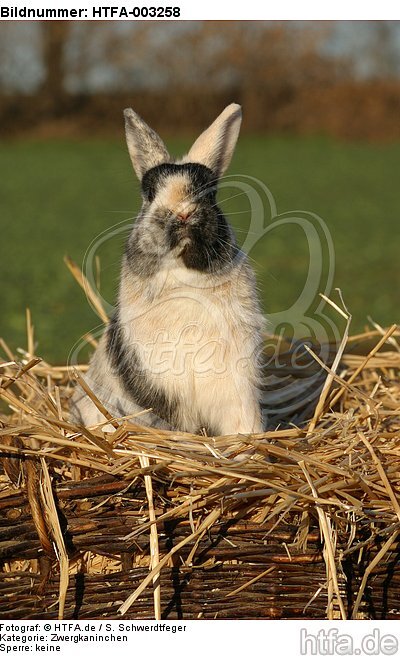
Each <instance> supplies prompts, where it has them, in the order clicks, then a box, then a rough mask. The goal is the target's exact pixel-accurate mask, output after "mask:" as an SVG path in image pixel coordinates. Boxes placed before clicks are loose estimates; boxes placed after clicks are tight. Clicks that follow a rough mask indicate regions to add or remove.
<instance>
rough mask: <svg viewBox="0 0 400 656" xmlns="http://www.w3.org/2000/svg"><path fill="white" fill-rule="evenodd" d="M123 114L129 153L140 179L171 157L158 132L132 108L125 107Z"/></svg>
mask: <svg viewBox="0 0 400 656" xmlns="http://www.w3.org/2000/svg"><path fill="white" fill-rule="evenodd" d="M124 116H125V132H126V143H127V144H128V151H129V155H130V158H131V160H132V165H133V168H134V170H135V173H136V175H137V177H138V178H139V180H141V179H142V177H143V175H144V174H145V173H146V171H148V170H149V169H151V168H153V166H157V165H158V164H162V163H163V162H168V161H170V159H171V158H170V156H169V153H168V151H167V149H166V147H165V146H164V143H163V142H162V140H161V139H160V137H159V136H158V134H157V133H156V132H154V130H152V129H151V128H150V127H149V126H148V125H147V123H145V122H144V120H143V119H142V118H140V116H139V115H138V114H136V112H134V111H133V109H125V110H124Z"/></svg>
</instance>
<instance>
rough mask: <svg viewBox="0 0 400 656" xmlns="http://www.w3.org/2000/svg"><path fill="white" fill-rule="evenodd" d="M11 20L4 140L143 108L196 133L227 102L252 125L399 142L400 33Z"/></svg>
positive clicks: (5, 53) (170, 125) (1, 86)
mask: <svg viewBox="0 0 400 656" xmlns="http://www.w3.org/2000/svg"><path fill="white" fill-rule="evenodd" d="M335 29H337V24H336V23H335V22H318V21H310V22H299V21H292V22H252V21H249V22H236V21H235V22H229V21H227V22H220V21H216V22H214V21H205V22H190V21H189V22H171V23H162V22H155V23H151V22H118V23H114V22H103V21H99V22H84V21H82V22H72V21H71V22H69V21H43V22H32V23H29V22H28V23H26V22H25V23H22V22H21V23H18V22H9V23H7V22H3V23H2V24H1V25H0V119H1V120H0V134H1V136H2V137H6V136H14V135H18V134H21V132H22V131H23V130H28V131H32V130H33V131H34V132H36V133H39V134H43V135H53V134H54V135H59V134H68V135H69V134H74V133H77V134H81V133H89V131H90V133H91V134H93V133H96V132H98V133H103V132H110V131H113V130H118V131H119V130H120V122H121V108H122V107H123V106H126V105H132V106H134V107H135V109H136V110H137V111H139V112H140V113H142V114H143V115H144V116H145V117H146V118H147V120H149V122H151V123H152V124H153V125H154V126H155V127H156V128H158V129H169V130H171V131H176V130H180V131H182V130H183V131H184V130H192V129H194V128H195V127H196V128H197V127H200V126H202V125H204V124H205V123H207V121H208V120H209V117H210V115H213V114H215V113H218V111H220V109H221V107H222V106H223V105H224V104H225V103H228V102H231V101H233V100H234V101H236V102H240V103H241V104H242V105H243V106H244V110H245V119H246V120H245V124H244V128H245V129H247V130H251V131H270V132H271V131H276V132H281V133H282V132H291V133H309V132H313V133H315V132H324V133H329V134H333V135H335V136H340V137H349V138H398V137H400V121H399V119H398V116H399V109H400V24H399V22H398V21H369V22H361V23H357V22H352V23H351V24H350V23H349V24H343V25H342V26H341V30H342V37H341V42H340V40H336V45H335V39H332V31H333V30H335Z"/></svg>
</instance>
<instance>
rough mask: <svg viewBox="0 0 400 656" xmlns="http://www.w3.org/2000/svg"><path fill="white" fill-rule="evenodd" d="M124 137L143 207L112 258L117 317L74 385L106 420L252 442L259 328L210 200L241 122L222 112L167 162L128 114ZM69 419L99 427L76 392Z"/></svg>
mask: <svg viewBox="0 0 400 656" xmlns="http://www.w3.org/2000/svg"><path fill="white" fill-rule="evenodd" d="M124 114H125V124H126V139H127V145H128V150H129V155H130V158H131V160H132V165H133V168H134V170H135V172H136V175H137V176H138V178H139V180H140V183H141V191H142V198H143V205H142V208H141V210H140V212H139V215H138V217H137V219H136V221H135V223H134V225H133V228H132V231H131V234H130V236H129V238H128V241H127V244H126V248H125V253H124V256H123V260H122V273H121V280H120V287H119V296H118V303H117V309H116V311H115V314H114V316H113V317H112V319H111V321H110V324H109V325H108V326H107V328H106V330H105V333H104V335H103V337H102V339H101V341H100V344H99V347H98V349H97V350H96V352H95V354H94V356H93V358H92V360H91V364H90V367H89V370H88V373H87V375H86V381H87V383H88V385H89V386H90V387H91V389H92V390H93V392H94V394H95V395H96V396H97V397H98V398H99V399H100V400H101V402H102V403H103V405H104V406H105V407H106V408H107V409H108V410H109V411H111V412H112V413H113V414H114V416H124V415H132V414H135V413H139V412H140V411H142V410H144V409H149V412H147V413H142V414H141V415H139V416H138V417H137V419H135V421H137V422H140V423H141V424H144V425H151V426H159V427H163V428H170V429H177V430H182V431H189V432H192V433H196V432H199V431H201V430H202V429H205V430H206V431H207V434H208V435H226V434H237V433H254V432H262V430H263V427H262V422H261V410H260V396H261V391H260V382H261V381H260V379H261V372H260V369H261V367H260V362H259V356H260V350H261V343H262V329H263V326H264V319H263V316H262V313H261V311H260V307H259V303H258V299H257V294H256V286H255V277H254V274H253V271H252V269H251V267H250V265H249V263H248V260H247V258H246V256H245V254H244V253H243V252H242V251H241V250H240V249H239V247H238V246H237V244H236V240H235V237H234V234H233V231H232V229H231V227H230V225H229V223H228V222H227V220H226V218H225V217H224V215H223V213H222V212H221V210H220V209H219V207H218V205H217V202H216V191H217V188H216V186H217V182H218V179H219V178H221V176H222V175H223V174H224V172H225V170H226V168H227V167H228V165H229V163H230V160H231V157H232V154H233V150H234V148H235V145H236V141H237V138H238V134H239V129H240V124H241V108H240V106H239V105H236V104H231V105H229V106H228V107H226V108H225V110H224V111H223V112H222V113H221V114H220V115H219V116H218V118H217V119H216V120H215V121H214V123H212V124H211V126H210V127H209V128H208V129H207V130H205V131H204V132H203V133H202V134H201V135H200V137H199V138H198V139H197V140H196V141H195V143H194V144H193V146H192V147H191V148H190V150H189V152H188V154H187V155H185V156H184V157H183V158H182V159H181V160H179V161H173V160H172V159H171V157H170V155H169V154H168V151H167V149H166V147H165V145H164V144H163V142H162V141H161V139H160V137H159V136H158V135H157V134H156V133H155V132H154V131H153V130H152V129H151V128H150V127H149V126H148V125H147V124H146V123H145V122H144V121H143V120H142V119H141V118H140V117H139V116H138V115H137V114H136V113H135V112H134V111H133V110H132V109H126V110H125V112H124ZM72 414H73V416H74V418H75V420H76V421H78V422H80V423H83V424H85V425H92V424H96V423H100V422H104V417H103V415H102V414H101V413H100V412H99V410H98V409H97V408H96V406H95V405H94V403H93V402H92V401H91V399H90V398H89V397H88V396H86V395H85V394H84V392H83V391H82V390H81V389H77V390H76V391H75V393H74V396H73V398H72Z"/></svg>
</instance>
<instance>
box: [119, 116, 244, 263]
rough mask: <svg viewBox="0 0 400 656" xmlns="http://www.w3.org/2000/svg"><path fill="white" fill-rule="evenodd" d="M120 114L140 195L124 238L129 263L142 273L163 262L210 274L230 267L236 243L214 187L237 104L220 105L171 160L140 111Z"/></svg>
mask: <svg viewBox="0 0 400 656" xmlns="http://www.w3.org/2000/svg"><path fill="white" fill-rule="evenodd" d="M124 114H125V126H126V139H127V144H128V150H129V154H130V157H131V160H132V165H133V168H134V170H135V172H136V175H137V176H138V178H139V181H140V183H141V191H142V199H143V205H142V208H141V211H140V213H139V216H138V218H137V220H136V223H135V225H134V229H133V231H132V234H131V236H130V238H129V240H128V245H127V250H126V254H127V258H128V262H129V264H130V265H131V266H132V267H133V269H134V270H135V271H136V272H137V273H141V274H142V275H146V274H149V273H152V272H154V270H157V268H159V267H160V266H162V265H163V264H165V263H166V262H171V263H174V265H176V264H177V263H178V264H179V265H181V266H185V267H187V268H189V269H197V270H200V271H205V272H210V273H211V272H217V271H219V270H222V269H225V268H226V267H227V266H230V265H231V264H232V261H233V259H234V257H235V255H236V254H237V247H236V242H235V239H234V236H233V233H232V230H231V228H230V226H229V224H228V223H227V221H226V219H225V217H224V216H223V214H222V212H221V211H220V209H219V208H218V206H217V203H216V191H217V182H218V180H219V178H220V177H221V176H222V175H223V174H224V172H225V170H226V168H227V167H228V165H229V162H230V160H231V157H232V154H233V151H234V148H235V145H236V141H237V138H238V134H239V129H240V123H241V109H240V106H239V105H236V104H231V105H229V106H228V107H226V108H225V110H224V111H223V112H222V113H221V114H220V115H219V116H218V118H217V119H216V120H215V121H214V122H213V123H212V124H211V125H210V127H209V128H208V129H207V130H205V131H204V132H203V133H202V134H201V135H200V137H199V138H198V139H197V140H196V141H195V143H194V144H193V146H192V147H191V148H190V150H189V152H188V154H187V155H185V156H184V157H183V158H182V159H181V160H179V161H177V162H174V161H173V160H172V159H171V157H170V155H169V153H168V151H167V149H166V147H165V145H164V143H163V142H162V140H161V139H160V137H159V136H158V135H157V134H156V133H155V132H154V131H153V130H152V129H151V128H150V127H149V126H148V125H147V124H146V123H145V122H144V121H143V119H142V118H140V116H138V115H137V114H136V113H135V112H134V111H133V110H132V109H126V110H125V112H124Z"/></svg>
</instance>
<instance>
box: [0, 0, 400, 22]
mask: <svg viewBox="0 0 400 656" xmlns="http://www.w3.org/2000/svg"><path fill="white" fill-rule="evenodd" d="M0 18H1V20H39V19H41V20H43V19H46V20H60V19H63V20H113V21H116V20H125V21H126V20H130V21H136V20H158V21H162V20H236V21H237V20H256V21H259V20H383V19H385V20H397V19H400V3H399V2H396V1H395V0H380V2H379V3H377V2H372V1H371V0H369V1H367V0H366V1H365V2H362V3H361V2H360V3H356V2H349V0H336V1H335V2H330V3H327V2H321V0H308V1H307V0H303V2H299V0H286V1H284V2H268V1H263V0H243V1H240V0H239V1H238V0H219V1H218V2H216V1H214V2H213V1H212V0H204V1H203V0H202V1H201V2H196V1H194V0H155V1H154V2H153V1H152V0H91V1H89V2H88V1H87V0H86V1H85V0H1V2H0Z"/></svg>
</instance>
